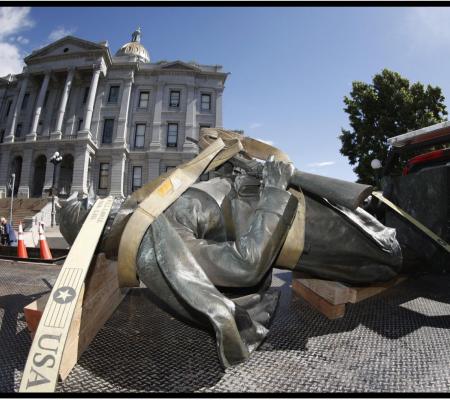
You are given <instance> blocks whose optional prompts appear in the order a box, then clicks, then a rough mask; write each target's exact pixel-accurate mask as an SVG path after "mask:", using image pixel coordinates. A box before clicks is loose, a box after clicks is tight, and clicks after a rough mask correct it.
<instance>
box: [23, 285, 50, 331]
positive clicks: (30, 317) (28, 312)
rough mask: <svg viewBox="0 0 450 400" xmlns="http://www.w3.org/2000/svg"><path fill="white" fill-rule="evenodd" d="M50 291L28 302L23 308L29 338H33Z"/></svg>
mask: <svg viewBox="0 0 450 400" xmlns="http://www.w3.org/2000/svg"><path fill="white" fill-rule="evenodd" d="M49 295H50V293H47V294H44V295H43V296H41V297H39V298H38V299H37V300H35V301H33V302H32V303H30V304H28V305H27V306H25V307H24V308H23V313H24V316H25V321H26V322H27V327H28V330H29V331H30V335H31V338H32V339H33V338H34V334H35V333H36V330H37V327H38V325H39V321H40V320H41V316H42V312H43V311H44V308H45V305H46V304H47V300H48V296H49Z"/></svg>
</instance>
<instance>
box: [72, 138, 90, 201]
mask: <svg viewBox="0 0 450 400" xmlns="http://www.w3.org/2000/svg"><path fill="white" fill-rule="evenodd" d="M88 167H89V149H88V146H87V145H85V144H84V145H81V146H79V147H78V148H77V149H76V150H75V160H74V163H73V179H72V192H75V191H77V192H78V194H80V195H81V194H87V193H88V187H87V185H88V182H87V175H88Z"/></svg>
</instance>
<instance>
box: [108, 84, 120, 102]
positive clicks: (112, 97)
mask: <svg viewBox="0 0 450 400" xmlns="http://www.w3.org/2000/svg"><path fill="white" fill-rule="evenodd" d="M118 100H119V86H111V87H110V88H109V96H108V103H117V101H118Z"/></svg>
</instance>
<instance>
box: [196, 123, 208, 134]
mask: <svg viewBox="0 0 450 400" xmlns="http://www.w3.org/2000/svg"><path fill="white" fill-rule="evenodd" d="M202 128H211V125H208V124H200V126H199V127H198V135H199V136H200V133H201V132H202Z"/></svg>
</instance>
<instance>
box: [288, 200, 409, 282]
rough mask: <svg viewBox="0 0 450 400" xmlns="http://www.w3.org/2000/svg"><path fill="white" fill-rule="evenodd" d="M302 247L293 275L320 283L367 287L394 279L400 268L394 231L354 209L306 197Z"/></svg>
mask: <svg viewBox="0 0 450 400" xmlns="http://www.w3.org/2000/svg"><path fill="white" fill-rule="evenodd" d="M305 201H306V218H305V219H306V222H305V247H304V252H303V254H302V256H301V257H300V260H299V262H298V264H297V266H296V267H295V270H296V271H301V272H307V273H309V274H312V275H314V276H317V277H319V278H322V279H329V280H337V281H343V282H348V283H370V282H376V281H388V280H390V279H392V278H394V277H395V276H396V275H397V274H398V272H399V271H400V269H401V266H402V253H401V249H400V245H399V243H398V241H397V239H396V237H395V234H396V232H395V229H392V228H388V227H386V226H384V225H382V224H381V223H380V222H379V221H378V220H377V219H375V218H374V217H372V216H371V215H370V214H368V213H367V212H365V211H364V210H362V209H361V208H357V209H356V210H355V211H351V210H349V209H347V208H345V207H341V206H336V205H333V204H331V203H330V202H328V201H327V200H324V199H321V198H317V197H312V196H309V195H305Z"/></svg>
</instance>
